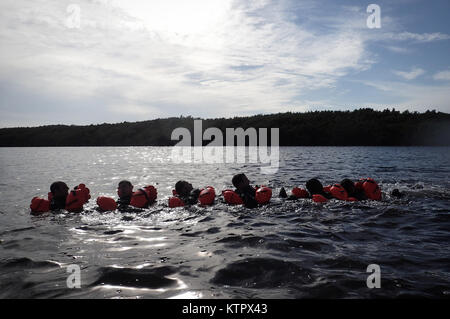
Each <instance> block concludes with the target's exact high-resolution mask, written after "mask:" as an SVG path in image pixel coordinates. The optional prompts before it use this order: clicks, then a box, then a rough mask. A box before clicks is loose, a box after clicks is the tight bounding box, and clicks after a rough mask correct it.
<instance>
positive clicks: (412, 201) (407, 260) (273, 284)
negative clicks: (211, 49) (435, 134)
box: [0, 147, 450, 298]
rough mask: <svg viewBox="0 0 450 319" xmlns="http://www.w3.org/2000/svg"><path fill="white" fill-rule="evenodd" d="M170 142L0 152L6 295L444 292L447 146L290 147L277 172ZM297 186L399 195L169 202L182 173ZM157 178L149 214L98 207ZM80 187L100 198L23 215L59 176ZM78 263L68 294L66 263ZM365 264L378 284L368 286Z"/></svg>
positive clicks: (2, 294)
mask: <svg viewBox="0 0 450 319" xmlns="http://www.w3.org/2000/svg"><path fill="white" fill-rule="evenodd" d="M169 153H170V149H168V148H152V147H148V148H20V149H19V148H3V149H0V195H1V198H2V201H1V203H0V298H120V297H125V298H126V297H133V298H135V297H139V298H373V297H387V298H394V297H412V296H422V297H435V298H449V296H450V248H449V245H448V243H449V242H450V233H449V231H450V214H449V207H450V206H449V204H450V178H449V177H450V157H449V155H450V148H424V147H418V148H375V147H374V148H364V147H354V148H345V147H329V148H328V147H316V148H301V147H298V148H282V149H281V162H280V169H279V171H278V172H277V173H276V174H273V175H263V174H261V172H260V170H259V166H258V165H256V164H220V165H219V164H216V165H206V164H205V165H199V164H188V165H187V164H185V165H178V164H174V163H172V162H171V161H170V158H169ZM236 172H245V173H247V175H248V176H249V177H250V179H251V180H252V181H253V182H254V183H255V184H267V185H270V186H271V187H273V188H274V189H275V190H276V191H275V192H274V193H277V190H279V188H280V187H281V186H287V187H292V186H295V185H301V184H303V185H304V183H305V181H306V180H307V179H309V178H311V177H318V178H320V179H321V180H323V181H324V182H325V183H332V182H338V181H339V180H340V179H342V178H344V177H353V178H359V177H366V176H371V177H373V178H375V179H376V180H377V181H378V182H379V183H380V185H381V187H382V189H383V191H384V192H385V193H389V192H390V191H391V190H392V189H394V188H398V189H400V190H401V191H403V192H405V194H406V196H405V197H404V198H402V199H394V198H390V196H389V195H385V196H384V198H383V201H381V202H370V201H366V202H359V203H346V202H341V201H331V202H329V203H327V204H314V203H311V202H310V201H309V200H299V201H296V202H286V201H283V200H280V199H277V198H275V199H274V200H273V201H272V203H271V204H270V205H268V206H266V207H263V208H258V209H254V210H248V209H245V208H242V207H229V206H226V205H224V204H221V203H219V204H217V205H215V206H214V207H209V208H201V207H197V206H193V207H190V208H178V209H169V208H168V207H166V206H165V204H166V202H167V197H168V196H169V195H170V194H171V189H172V187H173V185H174V183H175V182H176V181H177V180H178V179H181V178H183V179H187V180H190V181H191V182H192V183H193V184H194V186H196V185H197V186H204V185H212V186H214V187H215V188H216V189H218V190H220V189H222V188H223V187H224V186H230V180H231V176H232V175H233V174H235V173H236ZM124 178H126V179H129V180H131V181H132V182H133V184H134V185H136V186H143V185H145V184H154V185H156V184H157V185H156V186H157V188H158V198H159V202H158V204H157V205H155V206H153V207H152V208H150V209H148V210H145V211H143V212H128V213H120V212H110V213H98V212H96V211H95V209H94V208H95V198H96V197H97V196H100V195H108V196H115V187H116V185H117V183H118V182H119V181H120V180H121V179H124ZM58 179H60V180H64V181H66V182H67V183H68V184H69V186H71V187H72V186H74V185H75V184H78V183H80V182H84V183H86V184H87V185H88V187H90V189H91V194H92V197H93V199H92V200H91V202H90V203H89V204H88V205H87V206H86V210H85V211H84V212H83V213H81V214H69V213H64V212H61V213H59V214H48V215H45V216H41V217H32V216H30V215H29V209H28V206H29V201H30V199H31V198H32V197H33V196H37V195H43V194H46V193H47V191H48V190H47V188H48V186H49V185H50V183H51V182H52V181H54V180H58ZM71 264H75V265H78V266H79V267H80V268H81V288H80V289H69V288H67V285H66V280H67V278H68V276H69V274H68V273H67V266H69V265H71ZM369 264H377V265H379V266H380V268H381V288H379V289H369V288H368V287H367V285H366V279H367V277H368V276H369V275H370V273H367V272H366V269H367V266H368V265H369Z"/></svg>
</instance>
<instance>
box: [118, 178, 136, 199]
mask: <svg viewBox="0 0 450 319" xmlns="http://www.w3.org/2000/svg"><path fill="white" fill-rule="evenodd" d="M117 195H119V197H128V196H131V195H133V184H131V182H130V181H127V180H123V181H121V182H120V183H119V185H118V186H117Z"/></svg>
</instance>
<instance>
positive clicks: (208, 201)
mask: <svg viewBox="0 0 450 319" xmlns="http://www.w3.org/2000/svg"><path fill="white" fill-rule="evenodd" d="M215 198H216V191H215V190H214V187H212V186H208V187H206V188H204V189H202V191H201V192H200V195H198V201H199V203H200V205H212V204H213V203H214V199H215Z"/></svg>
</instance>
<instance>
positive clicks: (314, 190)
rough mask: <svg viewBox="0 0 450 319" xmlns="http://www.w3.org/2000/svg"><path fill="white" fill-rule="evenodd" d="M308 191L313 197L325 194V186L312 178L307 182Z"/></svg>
mask: <svg viewBox="0 0 450 319" xmlns="http://www.w3.org/2000/svg"><path fill="white" fill-rule="evenodd" d="M306 189H307V190H308V192H309V193H310V194H311V195H315V194H323V185H322V183H321V182H319V180H318V179H316V178H311V179H310V180H309V181H307V182H306Z"/></svg>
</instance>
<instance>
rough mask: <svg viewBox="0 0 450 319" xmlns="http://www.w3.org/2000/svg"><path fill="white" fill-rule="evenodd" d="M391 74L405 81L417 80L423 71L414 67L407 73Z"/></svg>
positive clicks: (396, 72)
mask: <svg viewBox="0 0 450 319" xmlns="http://www.w3.org/2000/svg"><path fill="white" fill-rule="evenodd" d="M392 73H394V74H395V75H398V76H400V77H402V78H404V79H405V80H408V81H409V80H414V79H415V78H417V77H418V76H420V75H422V74H424V73H425V70H423V69H421V68H417V67H414V68H412V69H411V71H409V72H405V71H392Z"/></svg>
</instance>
